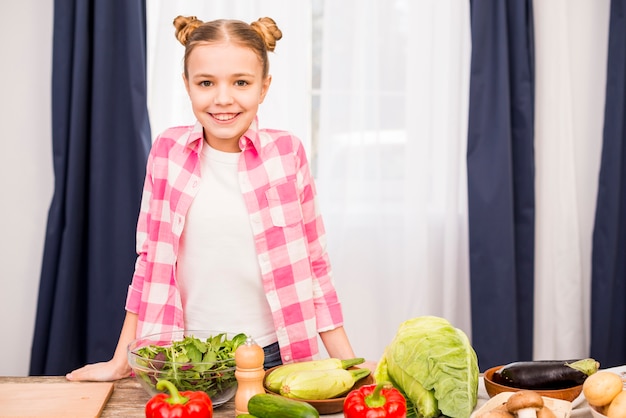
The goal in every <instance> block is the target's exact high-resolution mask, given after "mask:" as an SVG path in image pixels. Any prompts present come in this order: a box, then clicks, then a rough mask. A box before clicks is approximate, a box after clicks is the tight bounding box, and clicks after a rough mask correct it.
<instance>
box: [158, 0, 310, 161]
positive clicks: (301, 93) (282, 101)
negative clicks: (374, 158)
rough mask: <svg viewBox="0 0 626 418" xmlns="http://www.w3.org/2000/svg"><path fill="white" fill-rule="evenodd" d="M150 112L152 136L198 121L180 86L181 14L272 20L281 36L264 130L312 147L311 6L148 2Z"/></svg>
mask: <svg viewBox="0 0 626 418" xmlns="http://www.w3.org/2000/svg"><path fill="white" fill-rule="evenodd" d="M147 10H148V19H147V20H148V109H149V112H150V124H151V128H152V136H153V138H154V137H156V135H158V134H159V133H161V132H162V131H163V130H164V129H165V128H167V127H170V126H177V125H187V124H192V123H193V122H194V121H195V119H194V116H193V113H192V111H191V106H190V104H189V97H188V96H187V93H186V91H185V87H184V85H183V81H182V72H183V55H184V52H185V50H184V47H183V46H182V45H181V44H180V43H179V42H178V41H177V40H176V38H175V36H174V26H173V25H172V21H173V20H174V18H175V17H176V16H178V15H191V16H197V17H198V19H200V20H204V21H207V20H214V19H222V18H225V19H239V20H243V21H245V22H252V21H254V20H257V19H258V18H260V17H264V16H269V17H271V18H273V19H274V20H275V21H276V23H277V24H278V27H279V28H280V29H281V31H282V32H283V39H281V40H280V41H278V43H277V46H276V51H275V52H274V53H271V54H270V74H271V75H272V84H271V86H270V90H269V92H268V95H267V97H266V99H265V101H264V103H263V104H262V105H261V107H260V108H259V124H260V125H261V126H262V127H271V128H277V129H285V130H289V131H292V132H293V133H294V134H296V135H297V136H298V137H300V139H302V141H303V142H304V143H305V146H307V147H308V148H309V149H310V143H311V108H310V104H311V99H310V94H311V91H310V90H311V82H310V80H311V7H310V2H309V1H298V2H293V1H289V0H211V1H206V0H167V1H156V0H151V1H148V2H147Z"/></svg>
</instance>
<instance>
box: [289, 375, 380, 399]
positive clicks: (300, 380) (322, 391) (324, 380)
mask: <svg viewBox="0 0 626 418" xmlns="http://www.w3.org/2000/svg"><path fill="white" fill-rule="evenodd" d="M369 374H370V370H369V369H365V368H363V369H354V370H353V369H350V370H344V369H332V370H304V371H301V372H295V373H291V374H290V375H288V376H287V377H285V380H283V385H282V386H281V388H280V394H281V395H283V396H286V397H287V398H296V399H310V400H322V399H331V398H335V397H337V396H340V395H343V394H345V393H348V392H349V391H350V389H352V387H353V386H354V384H355V383H356V382H357V381H358V380H360V379H362V378H364V377H366V376H369Z"/></svg>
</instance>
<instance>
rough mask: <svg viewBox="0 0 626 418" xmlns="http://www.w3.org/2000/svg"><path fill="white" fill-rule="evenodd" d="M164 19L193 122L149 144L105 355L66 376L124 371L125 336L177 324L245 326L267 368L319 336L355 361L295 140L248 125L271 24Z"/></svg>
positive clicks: (303, 352)
mask: <svg viewBox="0 0 626 418" xmlns="http://www.w3.org/2000/svg"><path fill="white" fill-rule="evenodd" d="M174 26H175V28H176V37H177V39H178V40H179V41H180V42H181V43H182V44H183V45H184V46H185V56H184V73H183V82H184V84H185V87H186V89H187V93H188V94H189V98H190V100H191V104H192V109H193V113H194V115H195V117H196V119H197V122H196V124H195V125H193V126H186V127H174V128H170V129H168V130H166V131H165V132H163V133H162V134H161V135H159V136H158V138H157V139H156V140H155V142H154V145H153V147H152V150H151V152H150V156H149V158H148V164H147V168H146V180H145V184H144V192H143V197H142V204H141V212H140V215H139V220H138V225H137V251H138V258H137V263H136V267H135V273H134V276H133V280H132V283H131V285H130V287H129V291H128V298H127V302H126V319H125V321H124V325H123V327H122V331H121V334H120V338H119V341H118V345H117V348H116V350H115V353H114V355H113V358H112V359H111V360H109V361H108V362H102V363H95V364H91V365H87V366H84V367H82V368H80V369H77V370H75V371H73V372H71V373H69V374H68V375H67V378H68V379H69V380H115V379H119V378H122V377H126V376H128V375H129V374H130V367H129V365H128V362H127V360H126V347H127V345H128V343H130V342H131V340H132V339H134V338H136V337H138V336H142V335H147V334H151V333H156V332H165V331H170V330H176V329H207V330H225V331H232V332H245V333H246V334H248V335H251V336H253V337H254V339H255V340H256V342H257V343H258V344H260V345H261V346H263V347H264V351H265V367H266V368H269V367H273V366H275V365H278V364H281V363H283V362H284V363H291V362H294V361H304V360H310V359H313V358H318V357H319V355H320V353H319V348H318V343H317V337H318V335H319V336H320V338H321V340H322V342H323V344H324V346H325V348H326V351H327V353H328V355H329V356H330V357H335V358H340V359H347V358H353V357H355V355H354V352H353V350H352V347H351V346H350V343H349V341H348V338H347V336H346V333H345V331H344V329H343V314H342V309H341V304H340V302H339V299H338V297H337V293H336V290H335V287H334V284H333V280H332V273H331V266H330V263H329V259H328V254H327V252H326V239H325V232H324V225H323V222H322V218H321V215H320V213H319V209H318V204H317V201H316V191H315V185H314V183H313V178H312V176H311V173H310V169H309V165H308V161H307V157H306V155H305V151H304V148H303V146H302V143H301V142H300V140H299V139H298V138H297V137H295V136H293V135H292V134H290V133H288V132H285V131H280V130H271V129H259V127H258V122H257V110H258V107H259V105H260V104H261V103H262V102H263V100H264V98H265V96H266V94H267V91H268V89H269V87H270V84H271V76H270V75H269V61H268V51H274V48H275V46H276V42H277V41H278V40H280V39H281V37H282V33H281V31H280V29H278V27H277V26H276V23H275V22H274V21H273V20H272V19H270V18H267V17H266V18H262V19H259V20H258V21H256V22H253V23H252V24H247V23H245V22H241V21H237V20H215V21H211V22H206V23H205V22H202V21H200V20H198V19H196V18H195V17H183V16H179V17H177V18H176V19H175V20H174Z"/></svg>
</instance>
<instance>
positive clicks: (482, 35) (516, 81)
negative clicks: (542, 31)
mask: <svg viewBox="0 0 626 418" xmlns="http://www.w3.org/2000/svg"><path fill="white" fill-rule="evenodd" d="M470 5H471V9H470V10H471V12H470V13H471V32H472V57H471V73H470V77H471V78H470V110H469V125H468V144H467V147H468V149H467V170H468V171H467V173H468V205H469V207H468V210H469V225H470V227H469V245H470V277H471V283H470V289H471V304H472V310H471V312H472V344H473V346H474V348H475V350H476V353H477V355H478V361H479V367H480V369H481V370H483V371H484V370H485V369H487V368H489V367H492V366H496V365H499V364H506V363H508V362H511V361H515V360H524V359H531V358H532V342H533V339H532V337H533V292H534V273H533V269H534V229H535V200H534V194H535V191H534V176H535V169H534V147H533V140H534V136H533V123H534V103H533V101H534V59H533V57H534V50H533V12H532V0H505V1H502V0H473V1H471V3H470ZM503 347H506V349H503Z"/></svg>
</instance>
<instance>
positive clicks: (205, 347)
mask: <svg viewBox="0 0 626 418" xmlns="http://www.w3.org/2000/svg"><path fill="white" fill-rule="evenodd" d="M246 338H247V336H246V335H245V334H243V333H239V334H236V333H232V332H224V331H209V330H180V331H171V332H164V333H158V334H151V335H146V336H144V337H141V338H137V339H135V340H133V341H132V342H131V343H130V344H129V345H128V349H127V352H128V363H129V364H130V367H131V368H132V370H133V373H134V375H135V377H136V378H137V380H138V381H139V383H140V384H141V385H142V387H143V388H144V389H145V390H146V391H147V392H148V394H149V395H151V396H154V395H155V394H157V393H159V391H158V390H157V389H156V382H157V381H158V380H162V379H164V380H168V381H170V382H172V383H173V384H174V386H176V388H177V389H178V390H179V391H188V390H192V391H198V390H201V391H204V392H206V393H207V394H208V395H209V397H210V398H211V401H212V403H213V406H214V407H218V406H220V405H223V404H224V403H226V402H228V401H229V400H230V399H232V398H233V396H235V392H236V391H237V379H236V378H235V350H236V349H237V347H239V346H240V345H241V344H243V343H245V341H246Z"/></svg>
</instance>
